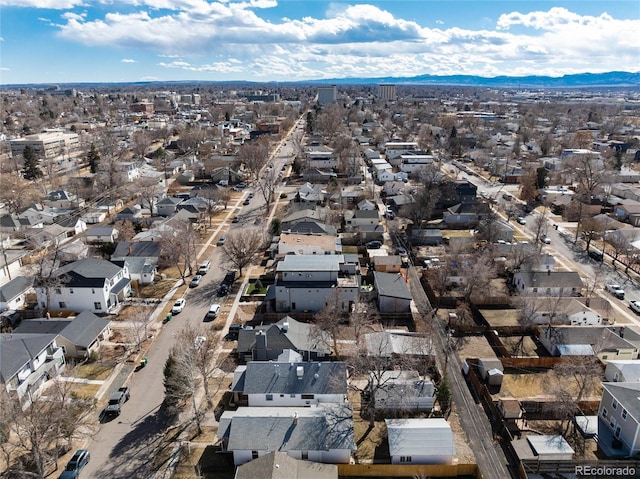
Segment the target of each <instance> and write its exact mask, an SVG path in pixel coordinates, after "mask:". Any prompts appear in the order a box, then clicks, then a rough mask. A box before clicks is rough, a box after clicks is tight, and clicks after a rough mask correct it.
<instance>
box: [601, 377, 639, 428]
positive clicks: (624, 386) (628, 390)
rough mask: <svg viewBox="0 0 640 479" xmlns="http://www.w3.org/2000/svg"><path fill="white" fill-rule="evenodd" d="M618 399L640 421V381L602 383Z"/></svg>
mask: <svg viewBox="0 0 640 479" xmlns="http://www.w3.org/2000/svg"><path fill="white" fill-rule="evenodd" d="M602 387H603V388H605V389H606V390H607V391H609V393H611V396H613V397H614V398H615V399H616V401H618V402H619V403H620V405H622V407H623V408H625V409H626V410H627V412H628V413H629V414H630V415H631V416H632V417H633V418H634V419H635V420H636V422H640V383H602Z"/></svg>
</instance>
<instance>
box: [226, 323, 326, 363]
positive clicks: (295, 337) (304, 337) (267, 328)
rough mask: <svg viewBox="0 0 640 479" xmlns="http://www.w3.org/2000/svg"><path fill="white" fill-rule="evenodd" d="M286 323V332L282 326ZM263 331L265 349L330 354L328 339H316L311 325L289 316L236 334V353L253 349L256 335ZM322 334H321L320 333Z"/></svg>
mask: <svg viewBox="0 0 640 479" xmlns="http://www.w3.org/2000/svg"><path fill="white" fill-rule="evenodd" d="M285 323H288V327H287V328H286V329H287V331H284V329H285V328H284V324H285ZM258 331H264V332H266V335H267V347H268V348H269V349H270V350H273V351H275V350H280V351H284V350H285V349H294V350H296V351H322V352H325V353H326V354H330V353H331V349H330V348H329V347H328V346H327V345H328V344H329V339H328V338H326V337H325V338H324V339H322V338H316V337H315V336H316V335H313V334H312V331H311V325H309V324H307V323H302V322H300V321H296V320H295V319H293V318H292V317H290V316H287V317H285V318H282V319H281V320H280V321H278V322H277V323H275V324H270V325H264V326H258V327H256V328H255V329H243V330H241V331H239V333H238V346H237V348H236V349H237V351H238V353H240V354H242V353H246V352H249V351H251V350H252V349H253V347H254V345H255V342H256V333H257V332H258ZM320 334H323V333H320Z"/></svg>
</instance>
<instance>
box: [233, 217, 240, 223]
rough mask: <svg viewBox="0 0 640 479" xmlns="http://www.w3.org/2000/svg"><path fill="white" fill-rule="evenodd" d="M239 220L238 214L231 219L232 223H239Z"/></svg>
mask: <svg viewBox="0 0 640 479" xmlns="http://www.w3.org/2000/svg"><path fill="white" fill-rule="evenodd" d="M238 221H240V218H238V217H237V216H234V217H233V219H232V220H231V222H232V223H237V222H238Z"/></svg>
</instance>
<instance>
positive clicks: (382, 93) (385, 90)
mask: <svg viewBox="0 0 640 479" xmlns="http://www.w3.org/2000/svg"><path fill="white" fill-rule="evenodd" d="M378 97H379V98H380V99H381V100H395V99H396V86H395V85H379V86H378Z"/></svg>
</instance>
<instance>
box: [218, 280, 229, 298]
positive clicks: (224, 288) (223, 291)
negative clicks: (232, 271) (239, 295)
mask: <svg viewBox="0 0 640 479" xmlns="http://www.w3.org/2000/svg"><path fill="white" fill-rule="evenodd" d="M227 294H229V285H228V284H225V283H222V284H221V285H220V287H219V288H218V296H226V295H227Z"/></svg>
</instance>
